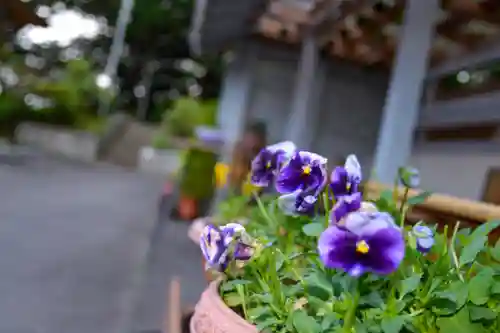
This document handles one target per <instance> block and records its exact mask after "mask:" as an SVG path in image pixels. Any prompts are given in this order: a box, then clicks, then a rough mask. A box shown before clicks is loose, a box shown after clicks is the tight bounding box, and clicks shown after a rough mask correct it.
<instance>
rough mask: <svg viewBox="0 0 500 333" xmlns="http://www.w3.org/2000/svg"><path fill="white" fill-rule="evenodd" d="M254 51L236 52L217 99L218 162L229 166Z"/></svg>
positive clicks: (220, 194)
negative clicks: (220, 137)
mask: <svg viewBox="0 0 500 333" xmlns="http://www.w3.org/2000/svg"><path fill="white" fill-rule="evenodd" d="M257 57H258V50H257V49H256V46H255V45H247V47H246V48H245V49H238V50H237V51H236V52H235V54H234V58H232V59H231V60H230V62H229V63H228V64H227V67H226V72H225V74H224V79H223V82H222V89H221V95H220V98H219V109H218V114H217V117H218V123H219V127H220V129H221V131H222V134H223V137H224V147H223V148H222V151H221V156H220V158H219V161H220V162H223V163H226V164H230V163H231V158H232V152H233V148H234V145H235V144H236V143H237V141H238V140H239V139H240V138H241V136H242V134H243V132H244V130H245V126H246V122H247V118H248V106H249V104H250V98H251V95H252V86H253V83H254V78H255V75H254V73H255V71H256V68H255V65H256V63H257ZM226 195H227V187H226V188H222V189H218V190H217V191H216V193H215V198H214V200H213V201H212V204H211V207H210V210H211V214H210V215H214V213H215V210H216V209H217V207H218V206H219V203H220V202H221V201H223V200H224V199H225V197H226Z"/></svg>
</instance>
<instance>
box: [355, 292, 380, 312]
mask: <svg viewBox="0 0 500 333" xmlns="http://www.w3.org/2000/svg"><path fill="white" fill-rule="evenodd" d="M384 303H385V301H384V299H383V298H382V296H380V293H378V292H377V291H373V292H371V293H369V294H368V295H365V296H362V297H361V298H360V300H359V304H361V305H369V306H371V307H374V308H378V307H381V306H382V305H383V304H384Z"/></svg>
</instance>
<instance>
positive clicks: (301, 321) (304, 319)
mask: <svg viewBox="0 0 500 333" xmlns="http://www.w3.org/2000/svg"><path fill="white" fill-rule="evenodd" d="M292 317H293V319H292V320H293V327H295V329H296V330H297V333H320V332H321V325H320V324H319V323H318V322H317V321H316V319H314V317H311V316H309V315H308V314H307V313H306V312H305V311H304V310H297V311H295V312H293V314H292Z"/></svg>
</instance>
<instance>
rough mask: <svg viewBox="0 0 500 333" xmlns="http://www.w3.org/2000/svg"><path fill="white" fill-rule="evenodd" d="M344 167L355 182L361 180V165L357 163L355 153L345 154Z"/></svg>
mask: <svg viewBox="0 0 500 333" xmlns="http://www.w3.org/2000/svg"><path fill="white" fill-rule="evenodd" d="M344 167H345V169H346V170H347V173H348V174H349V177H350V178H352V179H353V180H354V181H355V182H360V181H361V179H362V175H361V165H360V164H359V161H358V158H357V157H356V155H353V154H352V155H349V156H347V158H346V161H345V165H344Z"/></svg>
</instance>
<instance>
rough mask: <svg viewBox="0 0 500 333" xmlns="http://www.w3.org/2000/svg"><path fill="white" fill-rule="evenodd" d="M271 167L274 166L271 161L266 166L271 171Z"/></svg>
mask: <svg viewBox="0 0 500 333" xmlns="http://www.w3.org/2000/svg"><path fill="white" fill-rule="evenodd" d="M271 166H272V165H271V162H270V161H269V162H267V164H266V168H267V169H271Z"/></svg>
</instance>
